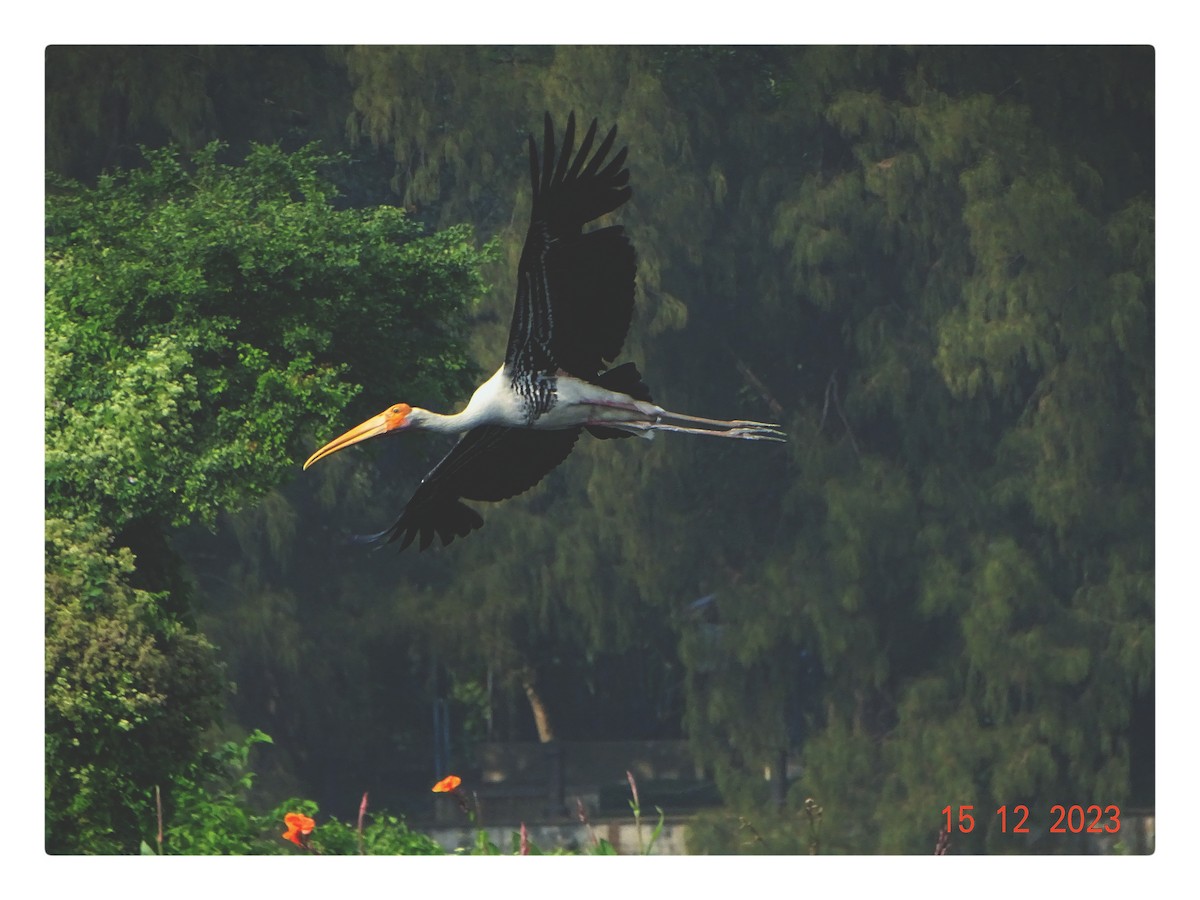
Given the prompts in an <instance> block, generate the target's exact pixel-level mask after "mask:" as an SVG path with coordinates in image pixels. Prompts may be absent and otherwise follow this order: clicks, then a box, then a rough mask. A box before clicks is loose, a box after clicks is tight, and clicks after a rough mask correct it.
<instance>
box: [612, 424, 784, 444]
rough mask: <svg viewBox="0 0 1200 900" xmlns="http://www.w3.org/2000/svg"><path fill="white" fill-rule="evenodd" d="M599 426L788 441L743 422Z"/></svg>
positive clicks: (770, 429) (775, 430)
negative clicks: (702, 425) (699, 425)
mask: <svg viewBox="0 0 1200 900" xmlns="http://www.w3.org/2000/svg"><path fill="white" fill-rule="evenodd" d="M596 424H597V425H600V424H603V425H604V426H605V427H607V428H619V429H620V430H622V431H628V432H630V433H632V434H645V433H647V432H651V433H652V432H655V431H678V432H681V433H683V434H706V435H709V436H711V437H725V438H740V439H741V440H744V441H780V442H784V441H786V440H787V435H785V434H784V433H783V432H782V431H780V430H779V429H778V428H775V427H772V426H770V425H766V424H763V423H758V422H754V423H748V422H743V421H742V420H737V421H735V422H729V423H724V422H723V423H722V424H728V425H729V426H730V427H728V428H691V427H688V426H686V425H671V424H670V423H668V422H611V421H607V422H597V423H596Z"/></svg>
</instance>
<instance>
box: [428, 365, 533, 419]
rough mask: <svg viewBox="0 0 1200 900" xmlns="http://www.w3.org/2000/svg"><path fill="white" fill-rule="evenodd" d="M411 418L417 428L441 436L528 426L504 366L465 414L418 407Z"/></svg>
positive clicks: (474, 396) (478, 391)
mask: <svg viewBox="0 0 1200 900" xmlns="http://www.w3.org/2000/svg"><path fill="white" fill-rule="evenodd" d="M409 418H410V421H411V422H412V425H413V427H415V428H422V429H425V430H426V431H435V432H437V433H439V434H463V433H464V432H467V431H470V430H471V429H472V428H476V427H478V426H480V425H505V426H508V427H523V426H525V425H526V422H525V419H524V417H523V416H522V414H521V408H520V401H519V399H518V397H517V395H516V394H515V393H514V391H513V389H512V383H511V381H510V380H509V378H508V375H507V373H506V372H505V371H504V367H503V366H501V367H500V368H499V369H497V370H496V374H495V375H493V376H492V377H491V378H489V379H488V380H487V381H485V382H484V383H483V384H481V385H480V386H479V387H478V388H476V389H475V393H474V394H472V395H471V399H470V401H468V403H467V406H466V409H464V410H463V411H462V412H459V413H455V414H454V415H449V416H446V415H442V414H441V413H435V412H430V411H429V410H427V409H420V408H414V409H413V411H412V413H411V414H410V416H409Z"/></svg>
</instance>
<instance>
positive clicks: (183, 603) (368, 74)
mask: <svg viewBox="0 0 1200 900" xmlns="http://www.w3.org/2000/svg"><path fill="white" fill-rule="evenodd" d="M543 110H549V111H550V112H551V114H552V115H553V116H554V117H555V118H556V119H557V120H558V121H559V122H561V121H563V120H564V119H565V116H566V114H567V112H568V111H570V110H575V111H576V112H577V114H578V115H579V116H581V117H582V118H584V119H585V120H587V119H590V118H591V117H593V116H596V117H599V119H600V121H601V124H602V125H603V126H606V125H607V124H609V123H612V122H616V123H617V124H618V125H619V128H620V139H621V141H622V142H627V143H628V145H629V147H630V158H629V166H630V170H631V176H632V185H633V188H634V196H633V200H632V201H631V202H630V203H629V204H628V205H627V206H626V207H625V208H624V209H623V210H621V213H620V220H621V221H622V222H623V223H624V224H625V225H626V227H627V228H628V229H629V231H630V233H631V235H632V238H633V241H634V243H635V246H636V247H637V250H638V254H639V269H638V286H639V296H638V302H639V306H638V312H637V314H636V317H635V322H634V327H633V328H632V330H631V334H630V338H629V341H628V343H627V345H626V351H625V354H624V355H623V358H627V359H634V360H637V361H638V362H639V364H640V365H641V368H642V370H643V372H644V373H645V375H646V379H647V382H648V383H649V384H650V385H651V387H652V388H653V389H654V392H655V399H656V400H659V401H660V402H662V403H664V404H665V405H667V406H668V407H670V408H673V409H679V410H683V411H691V410H695V411H702V412H706V413H709V414H713V415H718V416H744V417H748V418H753V419H760V420H766V421H778V422H781V423H782V424H783V425H784V427H785V428H786V430H787V431H788V433H789V436H790V442H789V443H788V444H787V445H781V446H780V447H773V446H772V447H764V446H762V445H756V444H745V445H742V444H741V443H740V442H729V443H730V444H732V445H731V446H726V445H725V444H724V443H723V442H715V441H703V440H671V439H670V436H666V438H665V439H662V440H659V441H656V442H655V443H654V444H653V445H645V444H643V442H622V445H621V446H614V445H613V444H612V443H608V444H600V443H599V442H592V443H588V442H586V441H584V442H581V444H580V446H579V448H578V449H577V450H576V452H575V453H574V454H573V455H572V457H571V458H570V459H569V461H568V462H567V463H566V464H565V465H563V466H562V467H561V468H560V469H558V470H557V471H555V472H554V473H552V474H551V475H550V476H549V477H548V478H547V479H546V480H545V482H543V484H542V485H540V486H539V487H538V488H537V489H536V490H534V491H531V492H530V493H529V494H527V495H525V496H522V497H519V498H516V499H514V500H511V501H508V502H506V503H505V504H503V505H502V506H494V507H493V506H490V505H485V506H484V508H482V509H481V511H482V512H483V514H484V516H485V519H486V523H487V524H486V526H485V528H484V529H483V530H482V531H480V532H478V533H477V534H475V535H473V536H472V537H471V538H470V539H469V540H466V541H462V542H456V543H455V544H454V545H452V546H451V547H450V548H447V549H444V550H439V551H433V552H428V553H424V554H419V555H418V554H416V553H412V552H408V553H405V554H403V555H401V556H397V555H396V554H395V553H393V552H391V551H389V550H384V551H382V552H369V551H367V550H365V549H363V548H362V547H360V546H357V545H355V544H353V543H352V542H350V541H348V540H347V538H348V536H349V535H352V534H355V533H364V532H371V531H378V530H380V529H382V528H384V527H385V526H386V525H388V524H390V522H391V520H392V518H393V517H394V516H395V515H396V514H397V513H398V511H399V509H400V508H401V506H402V504H403V502H404V501H405V499H406V498H407V496H408V493H409V492H410V491H411V489H412V488H413V487H414V486H415V484H416V483H417V481H418V480H419V478H420V477H421V476H422V475H423V474H424V472H425V471H427V467H428V466H429V465H430V464H431V463H432V462H433V461H435V460H436V459H437V458H438V457H440V455H441V454H443V453H444V452H445V450H446V449H447V448H446V446H445V444H444V442H440V441H438V440H437V439H436V438H428V439H425V438H420V437H415V438H409V439H406V440H394V441H385V442H380V443H381V444H382V446H378V447H364V448H363V450H362V451H356V452H353V453H345V454H339V455H338V456H337V457H335V458H333V459H331V460H330V461H329V462H328V463H324V464H322V465H321V466H319V467H317V468H316V469H314V470H313V471H311V472H308V473H305V474H304V475H303V476H302V475H301V472H300V463H301V462H302V461H303V460H304V459H305V458H306V457H307V456H308V454H309V453H311V451H312V450H313V449H315V447H316V446H318V445H319V444H320V443H322V442H323V441H324V440H326V439H328V438H329V437H330V436H332V435H334V434H337V433H340V431H342V430H344V429H345V428H346V427H348V426H349V425H351V424H354V423H356V422H358V421H360V420H361V419H363V418H366V417H367V416H368V415H371V414H373V413H375V412H378V410H379V409H382V408H384V407H385V406H386V405H388V404H390V403H392V402H395V401H398V400H404V401H407V402H410V403H415V404H418V405H422V406H427V407H430V408H433V409H443V410H450V409H452V408H456V405H457V404H458V403H461V402H462V401H463V400H465V398H466V397H467V396H468V395H469V393H470V390H471V387H472V386H473V384H474V383H476V382H477V381H478V380H479V379H480V378H481V377H482V376H485V375H486V374H488V373H490V371H491V370H492V368H493V367H494V366H495V365H496V363H497V360H498V359H499V358H500V356H501V355H502V353H503V347H504V343H505V339H506V335H507V329H508V318H509V314H510V311H511V303H512V290H513V288H512V285H513V284H514V278H513V273H514V271H515V268H516V261H517V256H518V254H519V252H520V246H521V242H522V240H523V238H524V229H525V223H526V221H527V211H528V205H529V187H528V185H527V184H526V180H527V177H528V175H527V167H528V163H527V156H526V153H527V151H526V146H525V136H526V134H527V133H529V132H530V131H536V130H538V129H539V127H540V122H541V118H542V112H543ZM46 160H47V167H48V170H49V171H48V172H47V192H46V198H47V210H46V226H47V240H46V251H47V258H46V547H47V552H46V641H47V652H46V704H47V706H46V727H47V734H46V747H47V769H46V803H47V819H46V822H47V834H46V842H47V849H48V850H49V851H51V852H110V853H117V852H136V851H137V849H138V847H139V846H140V844H141V843H142V842H152V841H153V835H154V832H155V828H156V815H155V808H154V789H155V786H156V785H158V786H160V787H161V789H162V791H163V802H164V805H165V814H166V818H167V820H168V822H171V821H174V822H176V823H179V822H185V821H188V817H189V816H193V817H195V816H196V815H199V814H198V813H197V812H196V809H197V801H196V796H197V792H198V791H200V792H201V793H203V791H204V790H207V791H208V793H207V794H204V796H206V797H208V798H209V800H208V801H206V802H215V801H213V798H214V797H217V798H218V799H219V798H225V800H222V803H223V805H222V806H221V808H222V809H224V810H225V811H226V812H229V814H230V815H231V816H232V817H233V818H237V816H238V815H241V819H239V820H238V821H239V822H240V824H238V825H236V826H232V825H231V826H230V828H231V829H232V830H235V831H236V830H237V829H238V828H240V829H243V830H244V829H246V828H248V827H251V825H247V822H251V820H252V818H253V817H248V815H242V813H239V812H238V810H241V809H242V808H243V807H248V806H255V804H257V806H255V808H257V809H262V810H268V809H273V808H274V807H275V806H276V805H277V804H278V803H279V801H280V800H281V799H282V798H285V797H290V796H296V797H298V796H304V797H311V798H314V800H315V801H316V803H318V804H319V805H320V807H321V808H322V809H323V810H327V811H328V812H330V813H333V814H336V815H339V816H341V817H343V818H345V819H350V818H352V817H353V815H354V812H355V810H356V808H357V803H358V799H359V797H361V794H362V792H363V791H364V790H369V791H370V792H371V796H372V802H373V804H374V805H378V806H381V807H384V808H387V809H391V810H393V811H396V812H400V811H404V810H412V809H420V808H423V807H422V804H425V803H427V797H428V790H429V784H430V783H431V779H434V778H436V777H440V775H441V774H444V772H438V771H436V768H437V766H436V764H435V747H440V748H442V752H441V753H440V755H438V756H437V762H438V763H442V764H447V763H450V764H454V765H456V766H460V767H462V766H469V765H470V762H471V756H470V748H471V747H472V746H473V744H475V743H476V742H478V741H480V740H485V739H487V740H534V739H536V738H537V737H538V730H537V727H536V724H535V721H534V716H533V714H532V710H531V707H530V703H529V702H528V701H527V697H528V695H529V692H530V691H531V690H532V691H533V692H534V693H535V694H536V695H537V696H538V697H539V698H540V701H541V704H542V706H543V708H544V710H545V712H546V714H547V716H548V719H549V723H548V724H549V726H550V727H551V728H552V730H553V733H554V735H555V736H556V737H558V738H560V739H564V740H594V739H606V740H617V739H652V738H681V737H682V738H686V739H687V740H688V742H689V745H690V747H691V749H692V752H693V753H694V755H695V758H696V761H697V764H698V765H700V766H702V767H704V768H705V769H706V770H707V771H708V772H710V773H711V775H712V777H713V778H714V779H715V781H716V783H717V786H718V788H719V789H720V792H721V795H722V797H723V800H724V802H725V804H726V809H725V811H724V812H722V813H719V814H718V815H717V816H716V818H715V819H713V820H712V821H711V823H710V825H709V826H707V832H708V833H711V834H713V835H718V836H719V835H721V834H724V833H727V832H729V830H730V829H731V828H733V827H736V826H734V825H731V824H730V823H736V822H737V821H738V818H739V817H740V816H751V817H754V816H758V817H768V816H770V817H778V816H783V817H784V821H792V822H794V823H796V826H795V827H794V828H790V829H789V828H788V827H780V828H779V829H778V830H779V832H780V835H781V836H780V837H779V839H778V840H779V844H778V849H779V851H780V852H792V851H795V852H805V849H804V848H805V846H806V844H807V841H808V831H807V826H806V825H804V823H805V822H806V819H805V818H804V813H803V805H804V800H805V798H808V797H816V798H818V799H819V801H820V803H821V805H822V807H823V810H824V812H823V821H822V826H821V827H822V832H821V841H820V843H821V850H822V852H856V853H873V852H889V853H909V852H920V853H923V852H929V851H930V849H931V847H932V843H933V840H934V839H935V838H936V835H937V829H938V827H939V825H940V823H941V822H942V821H943V817H942V815H941V812H940V811H941V810H942V809H943V807H945V806H946V805H947V804H953V805H960V804H964V803H974V804H976V806H977V808H979V809H982V810H990V809H995V808H996V807H998V806H1000V805H1002V804H1007V805H1009V806H1012V805H1014V804H1018V803H1026V804H1030V805H1038V806H1039V807H1040V806H1044V805H1045V804H1047V803H1049V802H1058V801H1060V800H1061V801H1065V802H1070V803H1075V802H1078V803H1083V804H1088V803H1101V804H1110V803H1111V804H1121V805H1122V808H1126V807H1130V808H1133V807H1141V808H1151V807H1152V806H1153V803H1154V529H1153V522H1154V493H1153V490H1154V339H1153V335H1154V227H1153V226H1154V194H1153V187H1154V56H1153V50H1152V49H1150V48H1144V47H1143V48H1122V47H1104V48H1089V47H1071V48H1056V47H1037V48H1033V47H1030V48H1020V47H1013V48H979V47H973V48H956V47H937V48H889V47H871V48H856V47H812V48H805V47H787V48H781V47H739V48H721V47H637V48H624V47H570V48H553V47H432V46H422V47H382V46H371V47H349V48H346V47H340V48H324V47H50V48H49V49H48V50H47V53H46ZM634 444H636V446H633V445H634ZM435 708H436V709H437V710H438V711H439V712H438V715H437V716H436V717H435V715H434V713H433V710H434V709H435ZM435 718H436V719H437V721H438V723H439V725H438V729H437V730H436V731H435ZM442 722H448V723H449V741H448V744H447V742H446V740H445V737H446V736H445V735H444V734H442V733H441V728H440V723H442ZM260 729H261V731H262V732H266V733H267V734H269V735H271V737H272V739H273V741H272V742H269V743H268V742H266V741H260V740H258V738H257V735H258V731H259V730H260ZM543 736H544V735H543ZM252 745H253V746H255V748H256V749H254V750H253V751H252V753H251V750H250V748H251V746H252ZM238 748H241V749H240V750H239V749H238ZM447 751H448V756H447V755H446V752H447ZM239 754H241V755H240V756H239ZM247 754H250V758H249V765H250V767H251V768H252V769H254V770H255V771H256V772H258V773H259V776H258V780H257V781H255V782H253V784H251V782H250V780H249V779H248V778H242V777H241V776H237V775H236V772H237V771H240V769H239V768H238V767H239V766H245V765H246V764H247V759H246V755H247ZM786 755H790V756H792V757H793V758H795V759H798V760H799V762H800V770H799V772H800V774H799V776H798V777H797V778H796V780H795V783H794V784H793V785H792V787H791V791H790V793H789V795H788V796H787V797H786V798H785V800H784V804H783V808H782V810H779V809H778V808H777V804H776V803H775V802H774V800H773V798H771V797H770V796H769V785H768V783H767V782H766V781H764V779H763V772H764V769H765V768H768V767H772V766H777V765H778V761H779V760H780V759H781V758H782V757H783V756H786ZM230 759H234V761H235V762H236V763H237V764H236V765H234V766H233V768H232V769H230V768H229V761H230ZM222 772H224V773H226V776H221V774H220V773H222ZM229 772H234V776H229V774H228V773H229ZM220 777H226V780H227V781H228V780H229V778H230V777H232V779H233V780H232V781H231V782H229V783H228V784H225V786H223V787H220V788H213V787H211V786H210V787H209V788H203V786H204V785H206V784H210V782H211V779H212V778H217V779H218V780H219V779H220ZM202 788H203V790H202ZM775 799H778V798H775ZM226 800H227V801H228V802H225V801H226ZM989 804H990V807H989ZM212 808H215V807H212ZM205 809H209V807H205ZM189 810H190V811H189ZM768 810H770V812H768ZM231 811H232V812H231ZM788 816H791V817H792V818H791V819H788ZM990 818H994V817H991V816H982V817H980V821H981V827H980V828H979V829H977V831H976V832H975V833H973V834H972V835H969V836H962V837H961V838H959V840H958V849H959V850H962V851H972V850H974V851H980V852H982V851H985V850H987V851H1004V850H1006V849H1014V848H1013V846H1012V844H1011V841H1009V840H1007V837H1008V836H1006V835H1000V834H999V833H998V823H996V822H990V821H985V820H987V819H990ZM761 821H764V822H765V821H766V818H762V819H761ZM770 821H772V822H774V821H776V820H775V819H774V818H771V820H770ZM181 827H182V826H181ZM261 827H262V828H274V827H275V825H274V824H270V825H269V826H268V825H261ZM772 828H774V826H772ZM762 831H763V833H764V834H770V833H772V829H771V828H768V827H767V825H765V824H764V825H763V827H762ZM189 841H191V843H190V844H189ZM175 842H176V847H177V849H178V850H179V851H183V850H185V849H188V848H189V847H190V849H191V850H192V851H193V852H247V847H248V846H249V845H247V844H244V843H243V844H238V843H236V842H232V843H228V844H221V843H220V842H219V841H208V842H207V843H205V842H197V841H195V840H192V839H189V838H187V837H186V836H184V834H183V833H182V832H180V833H179V834H177V835H176V838H175ZM168 843H170V840H168ZM712 843H713V845H714V846H715V847H719V846H720V839H719V837H714V838H713V842H712Z"/></svg>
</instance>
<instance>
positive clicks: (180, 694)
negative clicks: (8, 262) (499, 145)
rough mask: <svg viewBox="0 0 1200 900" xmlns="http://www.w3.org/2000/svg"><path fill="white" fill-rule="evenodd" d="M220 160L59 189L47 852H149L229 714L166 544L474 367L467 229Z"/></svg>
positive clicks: (472, 254) (264, 153) (473, 264)
mask: <svg viewBox="0 0 1200 900" xmlns="http://www.w3.org/2000/svg"><path fill="white" fill-rule="evenodd" d="M219 154H220V146H219V145H211V146H209V147H208V148H206V149H204V150H203V151H201V152H198V153H197V154H196V155H195V158H194V160H193V161H192V164H191V165H185V164H184V163H183V162H182V161H181V160H180V159H178V158H177V156H176V155H175V154H174V153H173V152H170V151H166V150H159V151H147V154H146V165H145V166H144V167H143V168H141V169H137V170H133V171H130V172H118V173H111V174H105V175H103V176H101V177H100V179H99V180H98V182H97V184H96V185H95V186H94V187H84V186H82V185H80V184H78V183H75V182H70V181H65V180H62V179H57V178H56V179H53V180H52V181H51V186H50V191H49V194H48V198H47V199H48V202H47V215H46V221H47V241H46V249H47V263H46V397H47V402H46V541H47V554H46V579H47V598H46V627H47V654H46V684H47V698H46V699H47V773H48V777H47V802H48V810H47V828H48V846H49V847H50V849H52V850H86V851H93V852H104V851H118V850H121V849H129V848H130V847H131V846H132V847H134V848H136V846H137V838H138V837H139V835H144V834H145V829H146V828H147V827H148V823H149V821H150V820H149V819H148V818H147V811H148V809H149V806H148V805H147V802H148V801H147V798H148V797H149V796H150V794H149V792H150V791H151V789H152V788H153V786H154V785H155V784H161V783H165V781H166V779H167V778H168V777H170V776H172V775H173V774H175V773H177V772H179V771H180V768H181V766H183V765H185V764H187V763H189V762H190V761H191V760H193V759H194V758H195V757H196V754H197V753H198V752H199V750H200V748H201V743H200V742H201V738H202V736H203V734H204V732H205V731H206V730H207V729H208V728H210V727H211V726H212V724H213V723H214V722H215V721H216V717H217V714H218V713H219V711H220V709H221V707H222V706H223V704H224V701H225V696H224V695H225V692H226V686H225V683H224V677H223V676H222V675H221V673H220V671H219V658H218V655H217V654H216V652H215V651H214V648H213V647H212V646H211V644H210V643H209V642H208V640H207V639H206V638H205V637H204V636H203V635H202V634H200V633H199V632H197V631H196V629H195V627H194V624H193V619H194V617H193V615H192V612H191V610H190V604H189V602H188V588H187V575H186V573H185V572H184V571H182V569H181V567H180V565H179V563H178V560H177V559H176V557H175V556H174V554H173V553H172V552H171V551H170V550H169V547H168V543H167V539H168V536H169V534H170V532H171V530H172V529H174V528H178V527H179V526H182V525H185V524H187V523H189V522H201V523H208V524H211V523H213V522H215V521H216V519H217V516H218V514H219V513H221V512H222V511H232V510H236V509H237V508H238V507H240V506H242V505H245V504H247V503H249V502H251V501H252V500H254V499H255V498H257V497H259V496H261V495H262V494H263V493H264V492H266V491H267V490H268V489H269V488H271V487H273V486H274V485H277V484H279V483H280V482H282V481H283V480H284V478H285V475H286V474H288V473H290V472H291V471H293V470H295V469H296V468H298V464H297V462H296V461H297V459H302V458H303V455H304V452H305V447H307V446H308V445H309V444H310V443H311V435H312V434H313V433H315V432H316V431H317V430H318V429H322V430H328V429H330V428H331V427H333V425H334V423H336V422H338V421H340V417H341V416H342V414H343V412H344V410H345V408H346V405H347V404H348V403H349V402H350V400H351V398H352V397H353V396H354V395H355V394H356V393H357V391H358V390H359V384H360V383H362V382H366V381H371V382H384V383H386V382H387V381H388V380H389V379H395V378H405V379H407V380H408V382H409V383H410V384H411V383H417V384H426V385H429V386H430V388H431V389H434V388H437V387H439V386H440V384H442V383H445V384H455V383H457V382H456V379H459V378H461V377H462V374H463V371H464V369H465V367H466V362H465V359H464V357H463V354H462V351H461V349H460V340H461V339H460V335H461V330H462V323H463V322H464V321H465V319H464V316H465V311H466V309H467V307H468V305H469V301H470V300H471V299H472V298H473V297H474V296H476V295H477V293H478V292H479V290H480V282H479V280H478V267H479V264H480V257H479V255H478V253H477V252H476V251H475V250H474V249H473V248H472V246H471V242H470V237H469V234H468V233H467V232H466V231H465V230H464V229H461V228H460V229H449V230H446V231H443V232H439V233H437V234H433V235H424V234H423V233H422V231H421V229H420V227H419V226H418V225H416V224H415V223H413V222H412V221H411V220H410V219H409V218H408V217H406V216H405V215H404V213H403V212H402V211H400V210H397V209H395V208H390V207H377V208H373V209H371V210H369V211H365V212H360V211H353V210H337V209H335V208H334V207H333V206H332V204H331V202H330V201H331V200H332V198H333V196H334V188H333V186H332V184H331V183H330V182H329V181H328V180H327V179H326V178H325V177H324V176H322V175H321V174H319V169H320V168H321V167H322V166H328V165H331V164H333V162H334V161H332V160H329V159H327V158H325V157H322V156H321V155H319V154H317V153H316V152H315V151H313V150H311V149H305V150H301V151H298V152H296V153H294V154H290V155H289V154H285V153H283V152H281V151H280V150H278V149H275V148H270V147H257V148H255V149H254V150H252V152H251V153H250V155H249V157H248V158H247V159H246V161H245V163H244V164H243V165H229V164H225V163H222V162H220V161H219ZM393 353H399V354H400V355H401V356H400V359H401V360H403V361H402V362H399V363H393V362H390V361H389V360H390V359H391V355H392V354H393ZM306 437H307V438H308V440H307V441H306V440H305V438H306Z"/></svg>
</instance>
